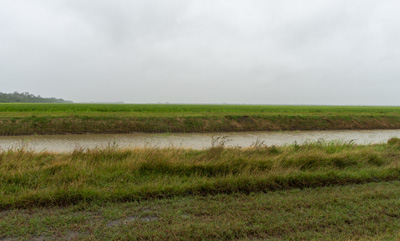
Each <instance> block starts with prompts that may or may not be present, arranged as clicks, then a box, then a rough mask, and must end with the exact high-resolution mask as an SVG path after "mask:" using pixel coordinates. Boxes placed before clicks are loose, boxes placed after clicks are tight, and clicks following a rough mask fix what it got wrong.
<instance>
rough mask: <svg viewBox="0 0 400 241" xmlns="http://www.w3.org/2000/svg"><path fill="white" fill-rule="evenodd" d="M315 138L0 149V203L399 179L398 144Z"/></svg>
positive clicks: (2, 206) (116, 198)
mask: <svg viewBox="0 0 400 241" xmlns="http://www.w3.org/2000/svg"><path fill="white" fill-rule="evenodd" d="M396 140H397V139H391V140H390V141H389V143H388V144H381V145H371V146H357V145H353V144H352V143H337V142H329V143H325V142H320V143H308V144H304V145H297V144H296V145H291V146H286V147H267V146H262V145H261V144H257V146H255V147H253V148H248V149H241V148H224V147H223V146H222V145H214V146H213V147H211V148H209V149H207V150H187V149H174V148H167V149H159V148H145V149H134V150H118V149H117V148H116V147H113V146H110V147H108V148H106V149H92V150H83V149H78V150H75V151H74V152H72V153H65V154H56V153H47V152H42V153H35V152H33V151H29V150H24V149H20V150H6V151H2V152H1V153H0V209H3V210H6V209H10V208H30V207H39V206H54V205H58V206H60V205H61V206H65V205H73V204H77V203H81V202H84V203H96V202H99V203H103V202H125V201H136V200H147V199H160V198H169V197H174V196H190V195H200V196H206V195H216V194H230V193H252V192H270V191H277V190H288V189H293V188H310V187H322V186H332V185H348V184H361V183H369V182H383V181H392V180H400V165H399V164H400V162H399V161H400V148H399V145H398V143H397V142H396Z"/></svg>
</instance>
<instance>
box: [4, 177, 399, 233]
mask: <svg viewBox="0 0 400 241" xmlns="http://www.w3.org/2000/svg"><path fill="white" fill-rule="evenodd" d="M399 196H400V182H399V181H393V182H380V183H367V184H352V185H346V186H331V187H321V188H305V189H292V190H283V191H277V192H268V193H250V194H241V193H235V194H229V195H228V194H217V195H213V196H211V195H206V196H187V197H174V198H168V199H161V200H146V201H140V202H139V201H134V202H126V203H103V204H80V205H74V206H69V207H51V208H33V209H28V210H17V209H14V210H8V211H3V212H0V240H1V239H3V240H71V239H75V240H399V239H400V231H399V230H400V218H399V217H400V209H399V208H398V207H399V205H400V199H399Z"/></svg>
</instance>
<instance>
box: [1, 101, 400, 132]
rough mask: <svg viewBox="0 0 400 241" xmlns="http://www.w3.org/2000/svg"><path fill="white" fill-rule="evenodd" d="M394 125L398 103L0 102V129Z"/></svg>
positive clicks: (399, 124) (399, 123)
mask: <svg viewBox="0 0 400 241" xmlns="http://www.w3.org/2000/svg"><path fill="white" fill-rule="evenodd" d="M399 128H400V107H356V106H262V105H162V104H160V105H153V104H149V105H139V104H137V105H134V104H0V135H31V134H82V133H132V132H156V133H161V132H229V131H278V130H338V129H399Z"/></svg>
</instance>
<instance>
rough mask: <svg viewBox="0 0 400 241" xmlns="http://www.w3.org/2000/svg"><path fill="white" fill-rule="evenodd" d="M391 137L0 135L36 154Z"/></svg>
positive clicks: (395, 133) (1, 140) (390, 133)
mask: <svg viewBox="0 0 400 241" xmlns="http://www.w3.org/2000/svg"><path fill="white" fill-rule="evenodd" d="M391 137H400V130H368V131H283V132H240V133H211V134H210V133H207V134H198V133H197V134H142V133H140V134H139V133H138V134H115V135H108V134H102V135H92V134H87V135H43V136H0V148H1V149H2V150H5V149H8V148H11V147H15V148H20V147H22V146H25V147H28V148H31V149H34V150H35V151H43V150H47V151H52V152H69V151H72V150H74V149H75V148H77V147H82V148H95V147H100V148H104V147H107V146H113V145H116V146H117V147H120V148H133V147H145V146H148V147H170V146H171V147H184V148H194V149H202V148H207V147H210V146H211V145H212V142H213V140H214V141H216V142H219V141H223V142H225V146H240V147H249V146H251V145H253V144H254V143H256V142H259V143H260V142H263V143H264V144H266V145H286V144H293V143H294V142H297V143H298V144H301V143H304V142H306V141H318V140H320V139H324V140H326V141H330V140H341V141H354V142H355V143H357V144H370V143H381V142H386V141H387V140H388V139H389V138H391Z"/></svg>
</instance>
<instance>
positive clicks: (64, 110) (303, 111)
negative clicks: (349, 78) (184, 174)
mask: <svg viewBox="0 0 400 241" xmlns="http://www.w3.org/2000/svg"><path fill="white" fill-rule="evenodd" d="M30 115H37V116H70V115H84V116H109V115H111V116H145V117H184V116H197V117H198V116H221V115H222V116H225V115H234V116H236V115H240V116H243V115H251V116H254V115H256V116H258V115H290V116H309V115H313V116H320V115H324V116H325V115H328V116H329V115H335V116H337V115H344V116H348V115H351V116H353V115H365V116H369V115H374V116H376V115H379V116H381V115H388V116H393V115H395V116H399V115H400V107H389V106H376V107H374V106H365V107H362V106H278V105H183V104H180V105H178V104H19V103H18V104H0V116H8V117H9V116H30Z"/></svg>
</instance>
